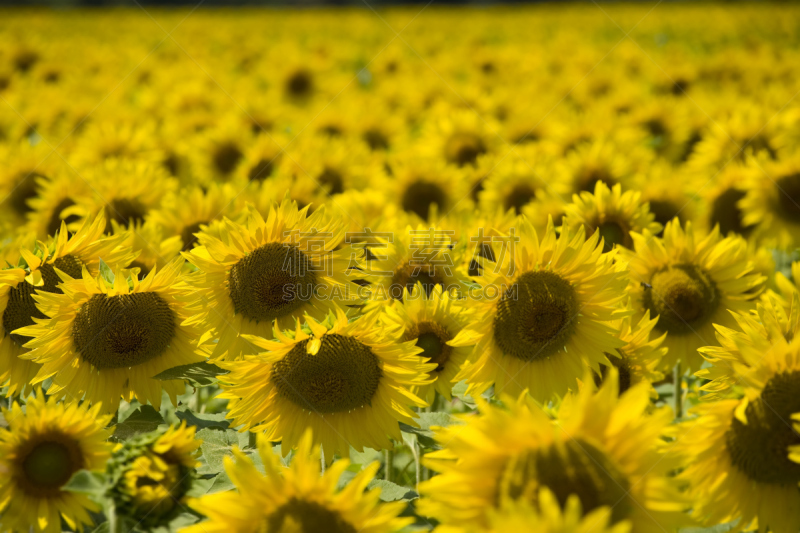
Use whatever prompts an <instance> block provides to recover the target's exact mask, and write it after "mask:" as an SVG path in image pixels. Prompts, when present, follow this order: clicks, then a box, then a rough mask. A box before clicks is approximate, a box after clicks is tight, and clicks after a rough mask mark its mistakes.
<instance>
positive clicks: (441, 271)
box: [364, 224, 469, 302]
mask: <svg viewBox="0 0 800 533" xmlns="http://www.w3.org/2000/svg"><path fill="white" fill-rule="evenodd" d="M396 227H400V226H396ZM388 233H389V235H386V234H384V235H381V236H378V237H376V238H375V240H376V241H377V243H375V244H372V245H370V246H369V256H368V257H367V259H366V266H365V267H364V275H365V278H366V279H368V280H369V281H370V282H371V283H372V285H371V287H370V290H371V292H372V294H371V298H372V299H373V300H374V301H378V302H380V301H386V300H389V299H395V300H398V299H400V298H402V297H403V290H404V289H408V290H411V289H412V288H413V287H414V285H416V284H417V283H421V284H422V286H423V288H424V289H425V291H426V292H427V293H428V294H430V292H431V291H432V290H433V288H434V287H435V286H440V287H442V288H443V289H444V291H446V292H454V291H455V292H460V291H462V290H463V289H464V288H465V287H466V285H467V284H468V283H469V277H468V276H467V272H466V268H465V267H466V265H465V261H464V259H463V255H464V250H463V247H460V246H456V241H455V239H454V236H455V235H454V234H455V231H454V230H449V229H444V228H441V227H439V226H434V227H429V226H425V225H422V224H420V225H418V226H416V227H413V226H410V225H409V226H406V227H405V229H404V230H403V231H399V232H388Z"/></svg>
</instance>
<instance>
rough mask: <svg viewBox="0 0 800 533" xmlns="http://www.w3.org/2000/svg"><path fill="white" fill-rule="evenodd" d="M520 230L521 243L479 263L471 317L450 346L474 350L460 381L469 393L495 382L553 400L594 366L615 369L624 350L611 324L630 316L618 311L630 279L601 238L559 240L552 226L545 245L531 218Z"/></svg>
mask: <svg viewBox="0 0 800 533" xmlns="http://www.w3.org/2000/svg"><path fill="white" fill-rule="evenodd" d="M516 230H517V231H516V233H512V234H511V237H516V238H517V239H518V241H519V242H515V241H514V240H512V239H508V240H506V241H505V242H501V243H493V248H494V251H493V254H494V257H495V258H497V261H496V262H490V261H488V260H486V259H484V258H479V259H478V261H479V263H480V264H481V266H482V268H483V270H482V273H481V276H480V277H478V278H477V280H478V282H479V283H480V288H477V289H473V288H470V289H469V293H468V298H470V300H471V302H470V305H471V306H472V313H473V314H472V319H471V320H470V323H469V325H468V326H467V327H466V328H464V329H463V330H462V331H461V333H459V334H458V335H457V336H456V338H455V339H453V340H452V341H451V342H450V345H451V346H453V347H461V346H474V348H473V352H472V355H471V356H470V359H469V361H468V364H467V365H466V366H465V368H464V369H463V370H462V371H461V372H460V373H459V374H458V375H457V376H456V378H455V379H456V380H457V381H458V380H462V379H466V380H467V381H468V383H469V384H470V386H469V391H470V393H480V392H483V391H484V390H486V389H487V388H488V387H489V386H491V385H492V383H494V385H495V390H496V391H497V392H498V393H500V392H503V393H507V394H511V395H516V394H519V393H520V392H521V391H522V390H524V389H529V390H530V392H531V394H532V395H533V396H534V397H535V398H537V399H539V400H542V401H547V400H549V399H550V397H551V396H552V395H553V394H558V395H563V394H566V392H567V391H568V390H569V389H574V388H575V385H576V380H577V379H579V378H580V377H581V376H583V374H584V372H585V370H586V367H587V366H589V367H591V368H592V369H593V370H594V371H595V372H596V373H598V374H599V373H600V372H601V370H600V366H601V365H606V366H610V365H611V363H610V362H609V360H608V358H607V356H606V355H605V353H613V352H614V350H615V349H617V348H621V347H622V346H624V344H625V343H624V342H623V341H621V340H620V339H619V338H617V337H616V331H615V330H614V329H613V327H612V325H611V324H610V322H612V321H614V320H617V319H619V318H621V317H622V316H625V314H627V313H629V312H628V311H627V310H625V309H624V308H621V307H620V306H619V305H618V304H619V303H620V302H621V301H622V300H623V298H624V297H625V295H624V290H625V285H626V283H627V279H626V277H625V274H624V272H621V271H620V270H619V269H616V268H615V267H614V264H613V261H612V257H613V256H612V255H610V254H603V248H602V244H601V243H600V240H599V234H597V233H595V234H594V235H593V236H592V237H590V238H589V239H586V237H585V233H584V230H583V228H580V229H579V230H578V231H577V232H576V233H572V232H571V231H570V230H569V229H565V230H564V231H562V233H561V234H560V235H557V234H556V230H555V227H554V226H553V223H552V220H551V221H550V222H549V224H548V226H547V230H546V232H545V233H544V235H543V236H542V237H541V239H540V237H539V236H538V234H537V232H536V230H534V229H533V227H532V226H531V224H530V223H529V222H528V221H527V219H525V218H522V219H521V220H520V224H519V225H518V227H517V228H516ZM612 254H613V252H612ZM473 395H474V394H473Z"/></svg>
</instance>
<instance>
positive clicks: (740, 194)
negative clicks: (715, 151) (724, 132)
mask: <svg viewBox="0 0 800 533" xmlns="http://www.w3.org/2000/svg"><path fill="white" fill-rule="evenodd" d="M746 180H747V170H746V169H745V168H744V167H743V166H742V165H741V164H739V163H733V164H730V165H728V166H726V167H725V169H724V170H723V171H722V172H720V173H719V174H718V175H715V176H713V177H712V178H711V179H709V175H708V174H707V173H703V174H700V175H698V176H694V177H693V179H690V180H689V183H687V190H689V191H692V192H693V194H694V195H695V196H696V197H697V198H698V199H699V200H700V202H699V204H700V206H701V215H702V216H700V217H698V222H699V223H700V226H699V227H700V228H704V229H705V231H711V230H712V229H713V228H714V226H717V225H719V231H720V233H721V234H722V235H728V234H730V233H731V232H733V233H736V234H738V235H741V236H743V237H745V238H746V237H748V236H749V235H750V233H752V231H753V228H752V226H751V225H749V224H747V223H746V222H745V212H744V211H743V209H742V203H743V200H744V197H745V195H746V193H747V191H746V190H745V182H746ZM681 220H685V217H681Z"/></svg>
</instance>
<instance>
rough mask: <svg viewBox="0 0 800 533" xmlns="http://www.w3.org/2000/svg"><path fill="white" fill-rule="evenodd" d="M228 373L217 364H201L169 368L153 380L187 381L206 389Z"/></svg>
mask: <svg viewBox="0 0 800 533" xmlns="http://www.w3.org/2000/svg"><path fill="white" fill-rule="evenodd" d="M227 373H228V371H227V370H224V369H222V368H220V367H218V366H217V365H215V364H212V363H206V362H201V363H190V364H188V365H181V366H176V367H173V368H169V369H167V370H164V371H163V372H161V373H160V374H158V375H156V376H153V379H159V380H161V381H166V380H172V379H185V380H186V381H188V382H189V383H191V384H192V385H193V386H195V387H204V386H206V385H211V384H212V383H215V382H216V381H217V376H220V375H222V374H227Z"/></svg>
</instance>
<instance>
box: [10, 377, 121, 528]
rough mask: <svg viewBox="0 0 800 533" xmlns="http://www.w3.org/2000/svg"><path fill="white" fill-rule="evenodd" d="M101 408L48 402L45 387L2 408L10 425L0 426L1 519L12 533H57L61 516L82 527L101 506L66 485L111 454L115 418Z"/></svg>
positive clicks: (102, 462) (71, 525)
mask: <svg viewBox="0 0 800 533" xmlns="http://www.w3.org/2000/svg"><path fill="white" fill-rule="evenodd" d="M100 409H101V406H100V405H96V406H94V407H92V408H91V409H88V408H87V407H86V406H85V405H79V404H78V402H76V401H73V402H68V403H57V402H56V399H55V398H54V397H50V398H49V399H47V400H45V399H44V396H43V394H42V393H41V391H39V392H38V393H37V394H36V396H31V397H29V398H28V399H27V401H26V402H25V411H24V412H23V410H22V407H21V406H20V404H19V403H17V402H12V404H11V406H10V408H9V409H3V416H4V417H5V420H6V421H7V423H8V429H6V428H0V471H2V472H3V476H2V479H0V502H2V503H0V520H2V522H3V525H4V526H6V527H7V528H9V530H11V531H27V530H29V528H30V530H31V531H36V532H37V533H39V532H46V533H53V532H60V531H61V519H64V520H65V521H66V523H67V524H69V526H70V527H71V528H76V529H78V530H82V529H83V527H84V526H85V525H89V524H91V523H92V520H91V518H90V517H89V511H95V512H96V511H99V508H98V507H97V506H96V505H95V504H94V503H92V502H91V501H90V500H89V498H88V497H87V496H85V495H83V494H78V493H74V492H67V491H64V490H62V487H63V486H64V485H65V484H66V483H67V481H69V479H70V478H71V477H72V475H73V474H75V473H76V472H77V471H79V470H82V469H86V470H102V469H103V468H104V467H105V463H106V460H107V459H108V458H109V457H110V455H111V446H112V445H111V444H109V443H108V442H106V439H107V438H108V437H109V435H110V432H109V431H108V430H106V429H104V427H105V426H106V425H107V424H108V422H109V421H110V419H111V417H110V416H105V415H102V414H101V412H100Z"/></svg>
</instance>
